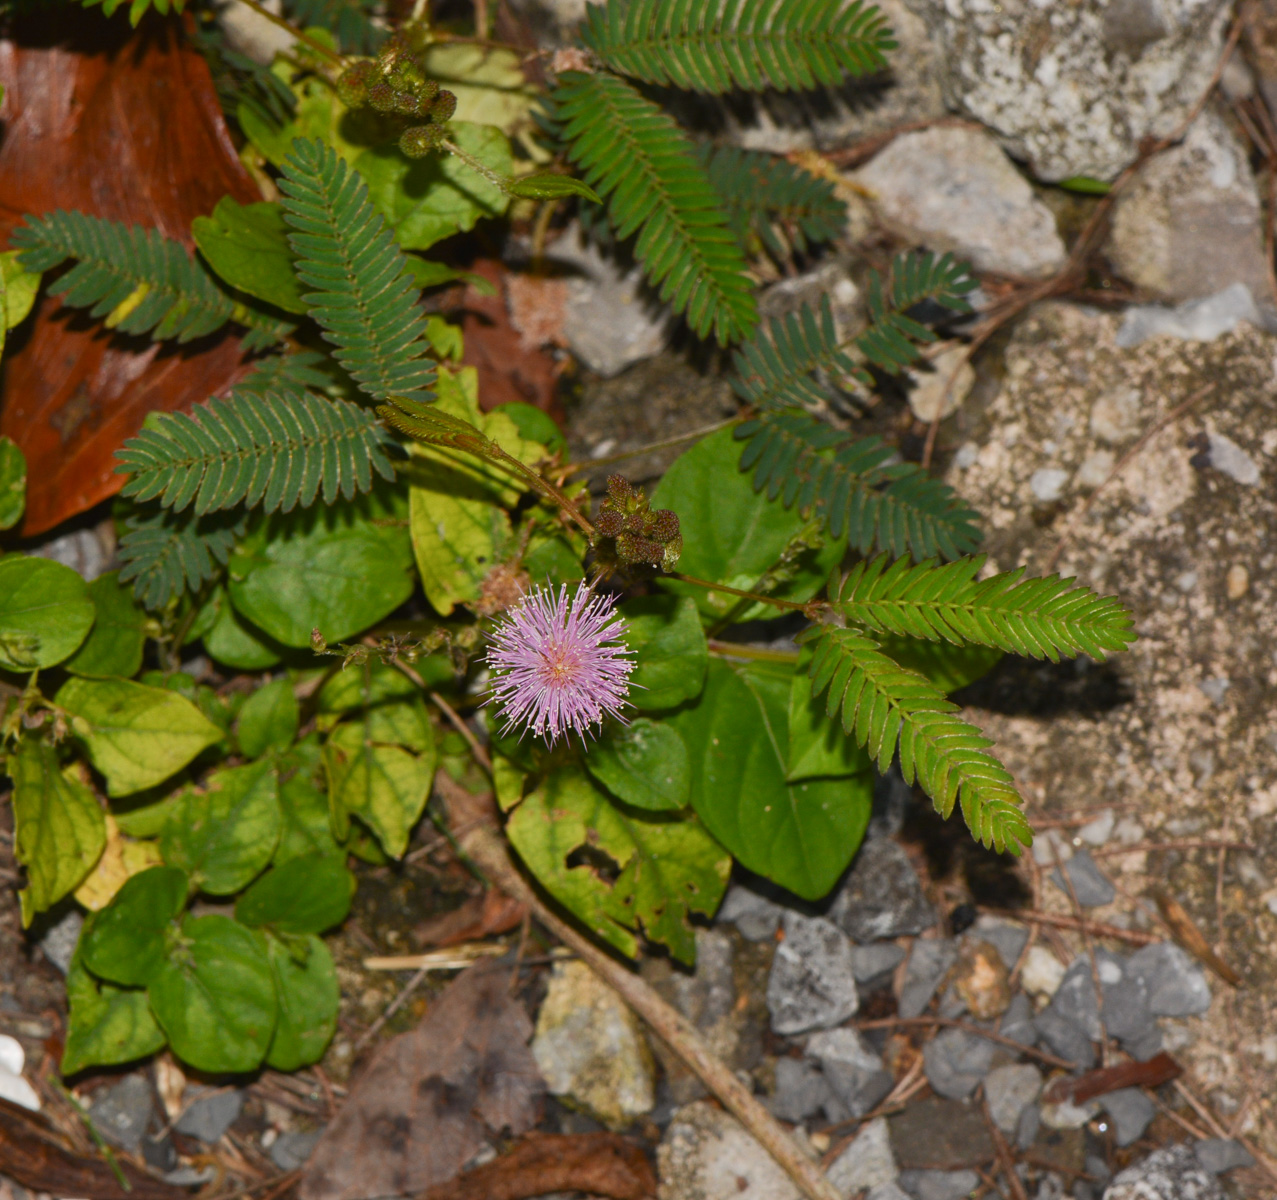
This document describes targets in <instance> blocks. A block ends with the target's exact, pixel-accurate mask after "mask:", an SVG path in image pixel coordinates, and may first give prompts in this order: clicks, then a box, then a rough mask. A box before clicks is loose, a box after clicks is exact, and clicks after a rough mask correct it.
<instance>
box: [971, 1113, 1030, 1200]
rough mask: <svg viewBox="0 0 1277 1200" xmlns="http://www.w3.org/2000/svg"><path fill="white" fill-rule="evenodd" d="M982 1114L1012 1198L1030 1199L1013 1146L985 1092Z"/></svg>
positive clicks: (1016, 1199) (1014, 1199)
mask: <svg viewBox="0 0 1277 1200" xmlns="http://www.w3.org/2000/svg"><path fill="white" fill-rule="evenodd" d="M980 1115H981V1116H982V1117H984V1123H985V1125H987V1126H988V1128H989V1136H990V1137H991V1138H992V1139H993V1149H994V1151H995V1152H996V1153H997V1156H998V1166H999V1167H1001V1168H1002V1175H1003V1177H1004V1178H1005V1179H1006V1181H1007V1187H1009V1188H1010V1189H1011V1200H1029V1195H1028V1193H1027V1192H1026V1191H1025V1190H1024V1181H1023V1180H1022V1179H1021V1178H1020V1176H1019V1175H1017V1174H1016V1170H1015V1159H1014V1158H1012V1157H1011V1148H1010V1147H1009V1146H1008V1145H1007V1140H1006V1138H1004V1137H1003V1136H1002V1130H1001V1129H999V1128H998V1123H997V1122H996V1121H995V1120H994V1119H993V1113H991V1112H990V1111H989V1100H988V1097H987V1096H985V1095H983V1093H982V1094H981V1096H980Z"/></svg>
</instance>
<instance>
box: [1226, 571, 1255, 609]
mask: <svg viewBox="0 0 1277 1200" xmlns="http://www.w3.org/2000/svg"><path fill="white" fill-rule="evenodd" d="M1224 586H1225V587H1226V588H1227V590H1228V598H1229V599H1230V600H1240V599H1241V598H1242V597H1243V596H1244V595H1245V594H1246V593H1247V592H1248V591H1250V572H1249V571H1248V570H1246V568H1245V567H1243V566H1242V565H1241V563H1234V564H1233V565H1232V566H1231V567H1229V568H1228V574H1227V575H1226V576H1225V577H1224Z"/></svg>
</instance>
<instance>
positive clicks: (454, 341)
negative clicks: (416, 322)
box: [426, 313, 466, 362]
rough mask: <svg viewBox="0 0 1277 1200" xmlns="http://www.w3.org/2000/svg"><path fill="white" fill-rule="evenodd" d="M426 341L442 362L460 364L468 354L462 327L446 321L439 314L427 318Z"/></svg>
mask: <svg viewBox="0 0 1277 1200" xmlns="http://www.w3.org/2000/svg"><path fill="white" fill-rule="evenodd" d="M426 340H427V341H428V342H429V343H430V348H431V349H432V350H433V351H434V352H435V357H436V358H438V359H439V360H440V361H441V362H445V361H447V360H448V359H452V361H453V362H460V361H461V360H462V359H463V358H464V357H465V354H466V339H465V336H464V335H463V334H462V332H461V326H460V325H454V324H452V322H451V321H445V320H444V319H443V318H442V317H441V316H439V314H438V313H429V314H428V315H427V316H426Z"/></svg>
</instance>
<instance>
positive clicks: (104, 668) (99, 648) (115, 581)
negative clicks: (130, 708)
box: [66, 571, 147, 679]
mask: <svg viewBox="0 0 1277 1200" xmlns="http://www.w3.org/2000/svg"><path fill="white" fill-rule="evenodd" d="M119 576H120V573H119V571H108V572H107V573H106V574H105V575H99V576H98V577H97V578H96V579H95V580H94V581H93V582H92V583H90V584H89V598H90V599H91V600H92V601H93V604H94V607H95V608H96V609H97V620H96V621H94V622H93V630H92V632H91V633H90V634H89V636H88V640H87V641H85V643H84V645H82V646H81V647H80V648H79V649H78V650H77V651H76V652H75V653H74V654H73V655H72V656H71V658H70V659H68V660H67V663H66V669H67V670H68V671H70V672H71V673H72V674H73V675H91V676H97V677H103V676H108V675H115V676H118V677H120V678H122V679H129V678H131V677H132V676H134V675H136V674H137V673H138V671H139V670H141V668H142V650H143V648H144V647H145V645H146V624H147V615H146V610H145V609H144V608H143V607H142V606H141V605H140V604H138V603H137V601H136V600H135V599H134V598H133V589H132V588H131V587H129V586H127V585H125V586H121V584H120V579H119Z"/></svg>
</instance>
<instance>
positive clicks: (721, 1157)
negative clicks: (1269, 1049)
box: [656, 1100, 799, 1200]
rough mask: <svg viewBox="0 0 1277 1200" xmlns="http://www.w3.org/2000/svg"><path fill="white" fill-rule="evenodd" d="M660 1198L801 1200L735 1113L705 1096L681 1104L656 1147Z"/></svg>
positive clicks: (691, 1199)
mask: <svg viewBox="0 0 1277 1200" xmlns="http://www.w3.org/2000/svg"><path fill="white" fill-rule="evenodd" d="M656 1165H657V1172H658V1174H659V1177H660V1190H659V1192H658V1195H659V1196H660V1200H724V1198H725V1197H731V1198H732V1200H738V1198H739V1200H799V1193H798V1189H797V1188H796V1187H795V1186H794V1185H793V1183H792V1182H791V1181H790V1178H789V1176H788V1175H786V1174H785V1173H784V1171H782V1170H781V1169H780V1167H778V1166H777V1165H776V1161H775V1160H774V1159H773V1158H772V1156H771V1155H770V1154H768V1153H767V1151H766V1150H764V1149H763V1147H762V1146H761V1145H759V1143H758V1142H756V1141H755V1140H754V1139H753V1138H752V1137H751V1136H750V1135H749V1134H748V1133H747V1132H746V1131H745V1127H744V1126H743V1125H741V1123H740V1122H739V1121H737V1120H736V1118H735V1117H733V1116H731V1115H730V1114H729V1113H725V1112H723V1110H722V1109H720V1108H716V1107H715V1106H714V1105H712V1104H710V1103H708V1102H707V1101H704V1100H698V1101H696V1103H694V1104H689V1105H687V1106H686V1107H684V1108H680V1109H679V1110H678V1111H677V1112H676V1113H675V1114H674V1118H673V1120H672V1121H670V1123H669V1126H668V1127H667V1128H666V1130H665V1136H664V1137H663V1138H661V1144H660V1145H659V1146H658V1147H657V1148H656Z"/></svg>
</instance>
